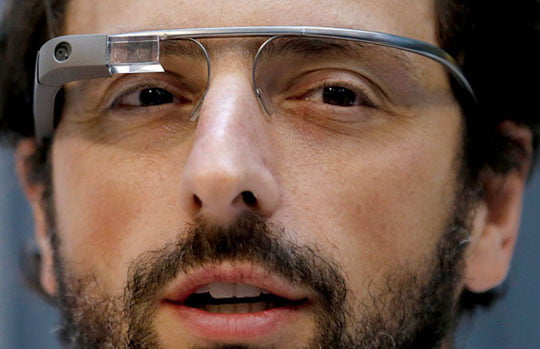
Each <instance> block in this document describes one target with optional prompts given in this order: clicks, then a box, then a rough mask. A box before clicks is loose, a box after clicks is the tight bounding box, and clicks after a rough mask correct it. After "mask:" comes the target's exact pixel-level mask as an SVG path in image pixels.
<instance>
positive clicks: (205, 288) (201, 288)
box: [195, 285, 210, 294]
mask: <svg viewBox="0 0 540 349" xmlns="http://www.w3.org/2000/svg"><path fill="white" fill-rule="evenodd" d="M208 292H210V291H209V289H208V285H204V286H203V287H199V288H198V289H197V291H195V293H197V294H199V293H208Z"/></svg>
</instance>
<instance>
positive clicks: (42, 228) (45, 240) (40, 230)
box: [15, 139, 56, 296]
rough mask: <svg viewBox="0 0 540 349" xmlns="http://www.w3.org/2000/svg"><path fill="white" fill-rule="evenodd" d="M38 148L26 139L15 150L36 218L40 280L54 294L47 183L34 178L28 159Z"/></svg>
mask: <svg viewBox="0 0 540 349" xmlns="http://www.w3.org/2000/svg"><path fill="white" fill-rule="evenodd" d="M36 150H37V147H36V144H35V142H34V140H33V139H25V140H22V141H20V142H19V143H18V144H17V148H16V151H15V161H16V166H17V176H18V178H19V182H20V184H21V186H22V188H23V190H24V193H25V195H26V198H27V199H28V202H29V203H30V207H31V209H32V216H33V219H34V235H35V239H36V242H37V245H38V247H39V251H40V256H41V265H40V282H41V286H42V287H43V289H44V291H45V292H47V293H48V294H49V295H51V296H53V295H54V294H55V292H56V281H55V277H54V263H53V248H52V245H51V241H50V240H51V239H50V234H49V229H48V224H47V217H46V210H45V207H43V204H44V203H43V200H42V198H43V191H44V190H45V184H44V183H40V182H36V181H35V180H33V179H32V178H33V177H32V176H31V173H32V171H33V169H32V166H33V165H32V164H31V162H30V161H28V159H29V158H30V157H31V156H33V155H34V154H35V152H36Z"/></svg>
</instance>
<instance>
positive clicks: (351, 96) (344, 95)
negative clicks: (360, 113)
mask: <svg viewBox="0 0 540 349" xmlns="http://www.w3.org/2000/svg"><path fill="white" fill-rule="evenodd" d="M357 99H358V97H357V95H356V93H354V92H353V91H352V90H350V89H348V88H346V87H341V86H327V87H324V88H323V91H322V100H323V102H324V103H326V104H331V105H336V106H341V107H351V106H354V105H356V101H357Z"/></svg>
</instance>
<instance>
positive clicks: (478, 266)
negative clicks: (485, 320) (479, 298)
mask: <svg viewBox="0 0 540 349" xmlns="http://www.w3.org/2000/svg"><path fill="white" fill-rule="evenodd" d="M502 127H504V129H503V132H505V133H507V132H509V134H510V136H511V137H512V139H514V140H516V141H517V142H519V143H521V144H523V146H524V147H523V149H526V150H527V151H530V152H529V154H531V153H532V150H531V147H530V144H531V142H532V135H531V132H530V130H528V129H524V128H522V127H519V126H517V125H515V124H513V123H505V124H503V125H502ZM529 167H530V164H529V160H528V159H527V161H526V163H525V164H523V166H522V167H520V168H516V169H513V170H511V171H509V172H508V173H506V174H498V173H494V172H493V171H491V170H486V171H485V172H484V173H482V175H481V181H482V185H483V189H484V190H483V192H484V196H483V199H482V203H481V205H480V206H479V208H478V210H477V212H476V215H475V220H474V224H473V231H472V238H471V245H470V246H469V249H468V252H467V257H466V270H465V279H464V282H465V287H466V288H467V289H468V290H469V291H471V292H475V293H481V292H486V291H488V290H490V289H492V288H494V287H496V286H497V285H499V284H500V283H502V282H503V281H504V279H505V278H506V275H507V273H508V270H509V268H510V263H511V259H512V254H513V252H514V246H515V243H516V240H517V236H518V231H519V225H520V219H521V210H522V201H523V194H524V191H525V184H526V180H527V174H528V171H529Z"/></svg>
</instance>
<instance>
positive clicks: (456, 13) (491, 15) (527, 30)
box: [0, 0, 540, 311]
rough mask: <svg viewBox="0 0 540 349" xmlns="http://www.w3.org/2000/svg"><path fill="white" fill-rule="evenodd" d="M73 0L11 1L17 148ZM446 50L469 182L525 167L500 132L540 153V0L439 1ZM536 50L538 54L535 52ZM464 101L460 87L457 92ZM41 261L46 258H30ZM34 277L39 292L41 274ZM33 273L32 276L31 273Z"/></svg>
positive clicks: (472, 303) (0, 36)
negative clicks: (48, 52) (50, 46)
mask: <svg viewBox="0 0 540 349" xmlns="http://www.w3.org/2000/svg"><path fill="white" fill-rule="evenodd" d="M66 3H67V0H17V1H14V0H12V2H11V3H9V4H7V6H6V9H5V15H4V19H3V21H2V23H1V32H0V57H1V58H0V59H1V62H2V68H3V69H2V70H0V90H1V91H2V93H1V94H0V138H2V139H3V140H4V141H5V142H6V143H7V144H10V145H15V144H16V143H17V142H18V141H19V140H21V139H23V138H31V137H33V132H34V131H33V120H32V114H33V113H32V87H33V80H34V64H35V57H36V52H37V51H38V50H39V48H40V46H41V45H42V44H43V43H44V42H45V41H47V40H48V39H50V38H51V37H53V36H56V35H59V34H61V32H62V23H63V18H64V14H65V10H66ZM435 9H436V19H437V35H438V40H439V44H440V46H441V47H442V48H443V49H445V50H446V51H447V52H449V53H450V54H451V55H452V56H453V57H455V58H456V59H457V60H458V62H459V63H460V65H461V67H462V68H463V71H464V73H465V75H466V76H467V79H468V80H469V81H470V83H471V85H472V87H473V89H474V91H475V93H476V96H477V99H478V103H477V104H474V105H472V104H467V103H465V102H463V103H462V104H461V107H462V112H463V116H464V121H465V122H464V123H465V131H464V136H463V137H464V142H463V143H464V149H463V154H464V155H463V156H464V159H463V164H464V168H465V172H466V173H464V174H463V176H462V177H463V180H464V181H465V183H469V184H470V185H471V186H474V185H477V178H478V174H479V173H480V171H481V170H482V169H486V168H489V169H491V170H492V171H494V172H496V173H501V174H505V173H507V172H508V171H511V170H513V169H516V168H519V167H521V166H523V164H524V163H525V162H526V160H527V159H526V158H527V156H528V154H527V150H526V149H523V146H522V145H521V144H519V143H518V142H516V141H515V140H514V139H512V138H511V137H509V136H508V135H505V134H503V133H502V132H501V131H500V128H499V125H500V124H501V122H503V121H505V120H511V121H513V122H515V123H516V124H519V125H524V126H526V127H528V128H529V129H530V130H531V131H532V134H533V150H534V153H535V154H536V153H537V145H538V140H539V139H540V117H539V113H540V112H539V110H540V108H538V106H537V94H538V88H531V86H536V83H537V81H540V79H539V78H540V64H538V62H540V56H539V54H538V49H537V48H538V47H540V24H539V20H538V18H539V17H540V3H539V2H538V1H537V0H520V1H515V2H508V1H502V0H492V1H489V2H480V1H476V0H435ZM535 47H536V49H535ZM453 92H454V94H455V96H456V99H457V100H458V101H463V100H464V98H461V97H462V96H461V94H462V92H461V90H460V89H459V88H457V87H454V88H453ZM47 151H48V148H47V146H45V147H42V148H39V149H38V150H37V154H36V155H35V156H33V157H32V160H31V161H32V167H33V168H34V173H33V174H32V180H33V181H42V182H44V183H45V184H46V185H49V186H50V174H49V173H48V172H49V170H50V169H49V170H48V168H49V164H47V158H48V157H47ZM31 260H32V261H33V262H35V263H36V264H39V256H33V257H32V258H31ZM28 270H30V273H29V274H30V277H29V278H30V280H31V281H32V280H33V281H35V282H32V284H33V285H36V286H37V287H38V288H39V283H38V282H37V280H38V279H37V275H36V273H37V270H39V268H29V269H28ZM32 271H33V272H32ZM495 299H497V296H496V294H495V293H494V292H488V293H485V294H473V293H470V292H467V291H465V292H464V293H463V294H462V297H461V302H460V309H461V311H469V310H472V309H475V308H476V307H477V306H479V305H481V306H488V305H490V304H492V303H493V301H494V300H495Z"/></svg>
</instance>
